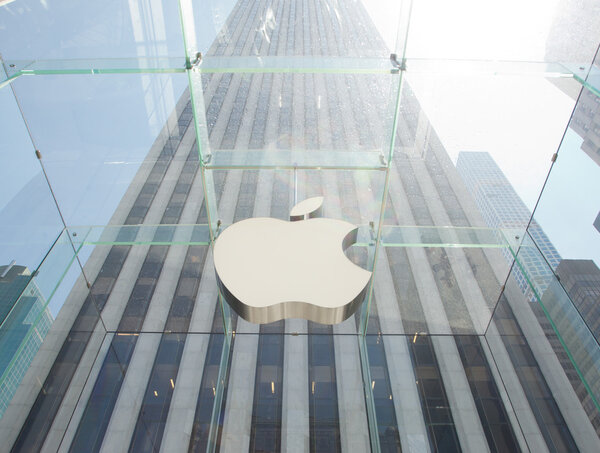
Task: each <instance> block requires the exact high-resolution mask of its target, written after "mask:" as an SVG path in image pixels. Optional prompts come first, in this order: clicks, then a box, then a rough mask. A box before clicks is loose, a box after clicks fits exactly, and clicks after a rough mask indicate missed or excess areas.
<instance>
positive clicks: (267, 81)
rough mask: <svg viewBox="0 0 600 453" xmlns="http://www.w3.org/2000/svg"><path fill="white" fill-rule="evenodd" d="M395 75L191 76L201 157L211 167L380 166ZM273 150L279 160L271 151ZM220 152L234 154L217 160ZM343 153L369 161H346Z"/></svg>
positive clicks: (386, 151)
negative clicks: (361, 154)
mask: <svg viewBox="0 0 600 453" xmlns="http://www.w3.org/2000/svg"><path fill="white" fill-rule="evenodd" d="M398 77H399V75H398V74H382V75H380V74H290V73H286V74H278V73H264V74H251V73H245V74H239V73H223V74H212V75H202V74H200V73H199V72H195V71H192V72H191V73H190V80H191V86H192V90H193V99H194V104H195V106H194V108H195V114H196V118H197V120H198V127H199V131H198V133H199V136H200V137H201V139H202V142H201V152H202V156H203V159H204V160H205V161H206V162H207V163H208V164H209V165H215V166H225V165H231V166H257V165H261V166H266V167H272V166H278V167H283V166H285V167H287V168H290V167H294V166H301V167H302V166H312V167H315V168H319V167H321V166H335V167H342V166H345V165H348V163H350V165H352V166H365V164H366V165H369V166H373V165H377V166H383V165H385V164H386V162H387V160H388V156H389V153H390V140H391V126H392V122H393V119H394V108H395V106H396V98H397V93H398V89H399V79H398ZM250 112H253V113H252V114H250ZM257 150H267V151H270V152H269V153H264V154H263V153H257ZM280 150H281V151H283V152H284V153H285V154H281V155H278V154H277V153H276V152H274V151H277V152H279V151H280ZM221 151H224V152H229V153H231V152H232V151H233V153H234V154H235V153H238V154H241V156H235V157H228V158H224V157H220V156H219V154H220V152H221ZM300 151H304V153H306V154H308V157H305V156H302V154H304V153H301V152H300ZM346 152H348V153H354V154H357V153H366V154H370V153H373V154H374V155H375V156H377V158H376V159H373V158H371V159H369V160H364V159H366V158H361V157H348V158H346V157H345V153H346ZM246 153H248V154H246ZM311 154H314V157H313V156H311ZM209 155H212V156H211V157H210V159H211V160H208V159H209ZM379 156H381V157H379ZM321 157H323V160H322V163H321V160H320V158H321ZM271 158H272V159H273V162H271V161H270V159H271ZM212 159H215V161H214V162H213V161H212ZM295 159H298V161H296V160H295ZM338 159H339V160H338ZM359 159H360V160H359ZM377 159H379V162H378V163H377Z"/></svg>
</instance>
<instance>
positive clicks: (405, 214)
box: [0, 0, 599, 452]
mask: <svg viewBox="0 0 600 453" xmlns="http://www.w3.org/2000/svg"><path fill="white" fill-rule="evenodd" d="M365 49H367V50H368V53H369V55H371V56H373V55H375V56H379V57H385V58H388V56H389V52H388V50H387V49H386V48H385V45H384V44H383V41H382V40H381V38H380V37H379V36H378V34H377V32H376V30H375V27H374V25H373V24H372V23H371V19H370V17H369V15H368V14H367V13H366V11H365V10H364V8H363V7H362V4H361V3H359V2H333V3H331V4H330V3H329V2H311V1H291V2H277V1H273V2H271V1H267V2H259V1H252V0H240V1H239V2H237V3H236V4H235V6H234V7H233V9H232V11H231V13H230V14H229V16H228V18H227V21H226V24H225V27H224V28H223V29H222V31H221V33H220V34H219V36H218V37H217V39H216V40H215V42H214V43H213V45H212V47H211V48H210V50H209V52H207V53H206V55H205V57H206V58H208V57H210V56H215V57H221V56H222V57H225V56H237V57H261V58H262V57H284V56H293V55H298V54H300V55H307V56H313V57H337V56H348V55H354V56H356V55H362V54H363V52H365V53H367V52H366V50H365ZM259 61H262V60H260V59H259ZM265 61H267V59H266V58H265ZM396 75H398V74H397V71H396V72H395V73H394V76H396ZM200 79H201V85H202V87H201V88H202V90H201V94H202V95H203V104H204V109H203V111H201V112H200V113H198V112H194V107H197V106H198V104H197V101H198V100H197V99H196V100H195V101H194V100H193V99H191V98H190V94H189V93H188V92H185V93H183V95H182V96H181V99H180V100H179V102H178V104H177V107H176V109H175V111H174V112H173V113H172V115H171V117H170V118H169V121H168V122H167V124H165V126H164V128H163V130H162V132H161V134H160V135H159V137H158V138H157V140H156V142H155V144H154V145H153V147H152V148H151V149H150V150H149V152H148V155H147V157H146V159H145V161H144V163H143V164H142V165H140V168H139V170H138V171H137V173H136V175H135V177H134V178H133V181H132V183H131V184H130V186H129V187H128V189H127V192H126V194H125V196H124V197H123V199H122V201H121V202H120V204H119V206H118V208H117V210H116V211H115V213H114V215H113V217H112V220H111V223H112V224H113V225H114V226H116V228H120V227H121V226H126V227H127V228H120V229H119V230H118V233H117V234H116V237H115V238H114V240H113V241H111V242H110V243H108V244H102V243H98V244H96V246H95V248H94V250H93V252H91V253H90V255H89V258H88V259H87V261H86V262H85V264H84V266H83V268H84V270H85V276H82V277H81V278H80V279H79V280H78V281H77V283H76V284H75V286H74V288H73V289H72V291H71V292H70V295H69V297H68V298H67V301H66V302H65V304H64V306H63V308H62V310H61V312H60V313H59V315H58V316H57V319H56V321H55V322H54V323H53V325H52V330H51V332H50V333H49V335H48V337H47V340H46V341H45V342H44V343H43V344H42V347H41V352H40V354H38V355H37V356H36V358H35V360H34V363H33V365H32V366H31V367H30V368H29V370H28V372H27V375H26V376H25V379H24V380H23V384H22V385H21V386H20V387H19V389H18V391H17V393H16V395H15V397H14V398H13V400H12V403H11V405H10V406H9V407H8V409H7V411H6V413H5V416H4V417H2V419H0V436H1V437H2V439H4V445H6V447H4V446H3V447H0V448H5V449H6V450H7V451H8V450H10V451H15V452H20V451H23V452H25V451H72V452H90V451H102V452H114V451H133V452H137V451H167V452H175V451H214V450H217V451H221V452H240V451H252V452H267V451H273V452H275V451H299V452H300V451H302V452H304V451H310V452H337V451H344V452H346V451H347V452H353V451H356V452H364V451H371V450H375V451H376V450H381V451H386V452H396V451H411V452H423V451H424V452H437V451H440V452H442V451H444V452H453V451H468V452H480V451H494V452H505V451H510V452H513V451H535V452H538V451H551V452H559V451H594V449H595V447H597V445H598V442H599V441H598V437H597V435H596V432H595V430H594V427H593V426H592V424H591V423H590V421H589V419H588V416H587V414H586V412H585V411H584V409H583V408H582V407H581V403H580V402H579V399H578V398H577V395H576V393H575V391H574V390H573V388H572V387H571V385H570V384H569V380H568V378H567V376H566V375H565V372H564V371H563V369H562V367H561V366H560V362H559V360H558V358H557V357H556V354H555V353H554V352H553V349H552V345H551V344H550V342H549V341H548V340H547V339H546V336H545V335H544V333H543V331H542V330H541V327H540V325H539V323H538V322H537V321H536V314H535V313H534V311H533V309H532V308H531V306H530V304H529V303H527V301H526V299H525V298H524V297H523V294H522V288H520V286H519V283H518V282H517V281H516V280H515V279H514V277H511V278H510V279H509V280H508V281H505V280H506V276H507V273H508V266H507V262H506V260H505V259H504V258H503V257H502V252H501V251H500V250H502V249H499V248H497V247H489V248H486V247H459V246H457V247H453V246H448V245H447V240H446V239H447V237H450V240H454V242H453V243H452V244H454V243H456V244H460V241H459V240H458V239H456V238H454V239H452V237H453V235H458V232H459V231H465V230H468V231H477V229H478V228H479V229H483V228H485V227H486V223H485V215H486V214H485V212H484V217H483V218H482V214H481V213H480V209H478V206H477V204H476V201H477V197H475V200H474V199H473V197H471V195H470V194H469V191H468V189H467V188H466V187H465V185H464V184H463V182H462V181H461V178H460V176H459V173H458V172H457V171H456V169H455V168H454V165H453V164H452V162H451V160H450V158H449V156H448V154H447V153H446V151H445V149H444V147H443V145H442V143H441V142H440V140H439V138H438V137H437V134H436V132H435V130H434V129H433V127H432V126H431V124H430V123H429V121H428V120H427V116H426V115H425V113H424V112H423V111H422V110H421V107H420V104H419V102H418V99H417V98H416V96H415V94H414V93H413V91H412V90H411V88H410V85H409V84H407V83H403V84H402V85H401V92H399V93H397V94H398V98H399V100H400V106H399V109H398V111H397V118H394V121H395V120H396V119H397V129H393V130H394V131H396V136H395V137H393V138H394V139H395V141H394V140H392V143H394V149H393V151H394V154H393V158H392V161H391V165H390V167H389V168H374V169H369V170H366V171H363V170H360V171H359V170H356V169H355V168H347V167H343V168H335V167H334V168H325V169H323V168H308V167H302V166H301V165H299V166H295V165H293V166H286V165H282V166H278V165H270V166H269V165H266V164H265V165H264V166H261V165H254V166H253V165H247V166H240V167H235V166H231V167H226V166H223V167H219V168H217V167H214V168H211V169H209V170H206V165H207V164H206V163H205V162H200V161H199V157H198V148H197V143H196V140H197V137H198V134H197V131H196V129H195V126H196V125H195V124H194V118H195V117H198V116H200V117H203V116H205V118H206V132H207V135H208V140H209V143H210V145H211V147H212V148H213V149H214V150H223V151H228V150H229V151H231V150H234V151H236V152H239V153H244V152H245V153H247V154H245V155H246V156H252V151H253V150H265V149H266V150H276V151H277V152H281V153H282V154H283V155H285V153H286V151H290V150H291V151H294V150H296V149H301V150H303V151H305V152H306V153H307V154H310V153H315V154H316V155H318V154H319V153H321V152H324V150H326V151H327V152H329V151H333V152H340V153H351V152H352V151H355V150H364V149H379V148H380V147H381V146H382V143H381V141H382V140H381V137H382V136H383V135H384V134H385V132H386V131H387V130H388V129H386V128H385V126H384V124H385V123H386V122H387V121H389V119H390V118H389V110H388V109H387V106H388V105H389V93H390V85H392V86H397V85H399V83H398V82H399V80H398V79H392V80H393V81H392V83H389V81H388V79H389V77H388V74H386V76H385V77H380V76H378V75H377V74H371V73H368V74H366V75H362V74H360V73H358V72H357V73H346V72H343V71H338V72H336V71H332V72H330V73H310V72H301V71H299V72H291V71H273V72H272V73H262V72H253V71H250V70H248V71H247V72H244V71H231V72H227V71H226V70H222V71H215V72H214V73H202V76H201V78H200ZM398 89H399V88H398ZM392 92H393V91H392ZM393 93H394V92H393ZM196 94H197V93H196ZM195 102H196V103H195ZM394 113H396V112H394ZM388 138H389V137H388ZM216 152H218V151H216ZM216 152H215V154H216ZM375 155H376V156H377V158H378V159H379V155H378V154H377V153H376V154H375ZM382 157H383V161H385V156H382ZM214 159H217V158H216V157H215V158H214ZM249 160H250V158H249ZM209 164H210V162H209ZM267 164H268V162H267ZM386 164H387V162H386ZM207 185H210V188H209V189H208V190H207ZM384 186H385V187H387V188H388V189H389V190H388V192H387V195H388V196H387V199H386V200H385V201H386V203H387V205H386V210H385V212H384V215H383V216H382V217H383V223H384V225H385V226H389V227H401V228H405V227H407V228H410V231H417V232H418V234H419V239H418V242H416V243H411V242H409V241H405V242H403V243H400V244H396V245H398V246H394V247H391V246H390V247H381V248H380V249H379V254H378V256H377V261H376V263H375V264H376V273H375V277H374V283H373V299H372V301H371V304H370V305H369V306H368V307H367V308H368V310H366V309H365V310H364V312H365V313H366V314H368V317H367V316H366V315H365V314H364V313H359V314H357V315H355V316H353V317H351V318H349V319H348V320H346V321H344V322H343V323H340V324H337V325H333V326H330V325H320V324H316V323H312V322H307V321H304V320H301V319H287V320H282V321H278V322H275V323H271V324H264V325H258V324H252V323H249V322H246V321H245V320H243V319H241V318H238V317H237V316H235V314H231V315H230V313H229V311H228V310H227V307H224V306H223V305H221V301H220V300H219V295H218V287H217V284H216V281H215V274H214V269H213V265H212V255H211V253H212V252H211V249H210V247H209V245H207V244H206V243H202V241H192V240H189V241H187V242H186V243H180V242H177V241H176V240H175V239H174V238H175V233H176V232H177V231H179V230H177V228H175V227H174V228H171V229H169V228H170V227H167V226H172V225H177V226H179V225H206V224H207V223H209V221H211V219H210V218H209V215H210V214H214V212H212V213H211V212H210V209H209V207H210V202H209V200H206V199H205V198H204V197H205V194H207V193H209V192H211V191H213V190H214V192H213V193H214V197H215V199H216V203H217V205H218V220H219V221H220V223H219V224H220V225H223V226H226V225H229V224H231V223H233V222H236V221H239V220H242V219H245V218H249V217H259V216H262V217H265V216H269V217H275V218H280V219H286V218H288V216H289V210H290V209H291V208H292V206H293V205H294V204H295V202H296V201H298V200H302V199H305V198H308V197H310V196H315V195H324V196H325V198H326V203H325V215H327V216H328V217H332V218H341V219H344V220H347V221H350V222H353V223H355V224H357V225H359V226H360V227H363V228H365V227H366V228H367V229H368V227H369V223H370V222H373V223H376V222H377V218H374V216H375V215H376V214H378V213H379V212H378V211H377V210H372V209H370V208H369V206H370V204H371V203H373V201H374V200H375V201H377V196H378V195H377V194H385V193H386V192H385V191H381V188H382V187H384ZM379 201H381V200H379ZM380 205H381V203H380V204H379V206H380ZM157 225H158V226H159V227H160V226H163V227H165V228H164V229H162V230H161V229H159V228H158V227H157ZM520 225H521V224H520ZM501 227H502V226H498V227H497V228H501ZM144 228H147V229H150V228H155V229H156V231H157V232H156V234H155V235H154V236H152V239H151V240H149V241H147V242H145V243H143V242H142V241H138V242H136V241H135V240H131V238H130V236H131V235H132V234H133V236H134V237H135V235H136V234H138V232H140V231H142V230H144ZM502 228H503V227H502ZM132 231H133V233H131V232H132ZM152 231H154V230H152ZM263 239H265V240H266V239H268V238H249V240H263ZM423 244H428V245H427V246H424V245H423ZM369 253H370V250H369V246H368V245H367V246H365V245H359V246H358V247H355V248H353V249H352V250H351V251H350V253H349V255H348V256H349V257H350V258H351V259H352V260H353V261H354V262H356V263H358V264H360V265H363V266H365V267H367V266H368V264H367V263H368V260H369V256H370V255H369ZM363 321H365V324H366V325H365V326H363V325H362V323H363ZM229 332H231V334H230V333H229Z"/></svg>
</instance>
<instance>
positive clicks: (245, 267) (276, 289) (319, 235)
mask: <svg viewBox="0 0 600 453" xmlns="http://www.w3.org/2000/svg"><path fill="white" fill-rule="evenodd" d="M322 204H323V197H315V198H309V199H308V200H304V201H303V202H301V203H298V204H297V205H296V206H295V207H294V208H293V209H292V211H291V212H290V220H291V221H290V222H287V221H284V220H279V219H273V218H269V217H258V218H252V219H246V220H242V221H241V222H237V223H234V224H233V225H231V226H229V227H228V228H226V229H225V230H224V231H223V232H222V233H221V234H220V235H219V237H218V238H217V240H216V242H215V246H214V263H215V271H216V275H217V282H218V284H219V289H220V290H221V294H222V295H223V297H224V298H225V300H226V301H227V303H228V304H229V305H230V306H231V307H232V308H233V309H234V310H235V311H236V312H237V313H238V314H239V315H240V316H241V317H242V318H244V319H245V320H247V321H250V322H253V323H260V324H264V323H270V322H274V321H278V320H280V319H287V318H303V319H307V320H310V321H315V322H318V323H322V324H337V323H339V322H342V321H344V320H345V319H347V318H348V317H350V316H351V315H352V314H354V312H356V310H357V308H358V306H359V305H360V303H361V302H362V300H363V298H364V295H365V292H366V290H367V287H368V284H369V281H370V280H371V272H368V271H366V270H364V269H363V268H361V267H359V266H357V265H356V264H354V263H353V262H352V261H350V260H349V259H348V258H347V257H346V255H345V254H344V250H346V249H347V248H348V247H350V246H351V245H352V244H354V243H355V242H356V237H357V232H358V228H357V227H356V226H355V225H352V224H351V223H348V222H345V221H343V220H336V219H328V218H318V216H319V215H320V213H321V206H322Z"/></svg>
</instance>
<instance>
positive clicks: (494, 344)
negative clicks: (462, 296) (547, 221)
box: [486, 237, 598, 451]
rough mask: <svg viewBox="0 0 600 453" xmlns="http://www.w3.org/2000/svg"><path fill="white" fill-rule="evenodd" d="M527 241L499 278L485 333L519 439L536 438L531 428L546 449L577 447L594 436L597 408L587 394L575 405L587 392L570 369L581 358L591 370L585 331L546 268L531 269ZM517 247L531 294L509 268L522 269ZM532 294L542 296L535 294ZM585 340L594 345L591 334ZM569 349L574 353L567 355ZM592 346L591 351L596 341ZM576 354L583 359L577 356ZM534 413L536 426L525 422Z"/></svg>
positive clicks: (594, 439) (592, 440)
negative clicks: (520, 434)
mask: <svg viewBox="0 0 600 453" xmlns="http://www.w3.org/2000/svg"><path fill="white" fill-rule="evenodd" d="M530 247H535V246H534V244H533V241H532V240H531V239H530V238H529V237H527V238H526V239H525V241H524V242H523V245H522V247H521V249H520V251H519V254H518V255H517V258H516V261H515V266H514V267H513V270H512V272H511V276H510V277H509V279H508V280H507V282H506V286H505V290H504V292H503V295H502V297H501V298H500V301H499V303H498V306H497V307H496V310H495V312H494V318H493V320H492V322H491V323H490V328H489V329H488V331H487V333H486V339H487V342H488V344H489V346H490V348H491V352H492V354H493V355H494V357H495V359H496V361H497V363H498V366H499V372H500V374H501V376H502V379H503V381H504V383H505V385H506V390H507V392H508V394H509V397H510V399H511V401H512V402H513V405H514V406H515V413H516V415H517V417H518V418H519V422H520V424H521V427H522V428H523V433H524V435H525V438H526V439H527V442H528V443H529V444H530V445H533V446H534V445H535V443H536V442H539V440H535V439H534V438H532V437H531V433H532V432H533V431H534V430H539V433H540V434H541V435H542V436H543V438H544V441H545V443H546V445H548V446H549V447H550V448H551V449H554V451H561V450H563V449H565V448H566V449H575V448H578V449H579V450H585V449H587V448H591V446H592V445H596V444H597V442H598V436H597V434H596V428H595V427H594V425H593V424H592V423H593V421H594V420H597V419H598V410H597V408H596V407H595V406H594V404H593V401H592V400H590V397H589V395H588V396H587V404H586V403H584V404H582V403H583V400H584V396H586V395H587V392H586V391H585V384H584V383H583V382H582V380H581V378H580V377H579V376H578V375H577V372H576V369H575V368H576V367H577V366H578V364H579V363H581V364H582V365H583V364H585V365H584V366H585V369H586V371H587V372H590V371H591V372H592V373H597V369H595V368H596V367H595V365H593V363H594V362H593V359H592V360H590V359H591V358H592V357H593V356H591V355H590V351H589V350H586V348H588V349H589V348H590V344H591V343H590V337H591V336H590V335H589V331H588V333H587V334H586V333H585V326H584V325H583V322H582V321H581V319H580V318H579V317H578V314H577V313H576V312H575V309H574V307H573V306H572V305H571V302H570V301H568V298H567V297H566V295H565V294H564V291H562V288H560V284H559V283H558V281H556V280H555V279H554V278H553V276H552V275H553V274H552V273H551V272H550V270H549V268H546V269H547V271H546V273H545V278H544V277H543V276H542V275H540V274H541V273H540V272H539V271H538V270H537V269H536V268H535V263H534V262H533V261H532V260H531V259H530V258H531V257H532V256H534V255H533V253H530V254H527V253H526V251H527V250H528V249H529V248H530ZM521 253H523V254H524V255H523V256H524V257H526V258H528V262H530V263H532V264H531V265H532V266H533V267H532V270H533V271H534V272H538V276H537V277H534V278H533V279H532V280H531V283H532V288H535V294H534V293H533V290H532V289H529V290H527V289H526V290H525V291H524V290H523V289H521V288H520V286H519V285H520V283H519V279H520V278H521V277H520V276H517V275H515V272H516V270H517V269H519V270H520V271H521V272H522V274H525V273H526V270H527V269H528V266H526V265H521ZM537 260H538V264H539V263H540V262H541V261H542V257H541V255H540V254H539V252H538V253H537ZM538 267H539V266H538ZM524 292H525V293H526V294H524ZM540 294H543V296H541V298H540V297H539V295H540ZM563 334H564V337H563ZM586 335H587V339H586ZM591 340H592V342H593V343H595V341H594V340H593V338H591ZM582 341H583V344H581V343H580V342H582ZM569 347H573V349H574V351H578V352H579V353H580V355H579V356H578V357H576V358H575V356H571V355H570V351H569ZM594 347H595V348H596V351H597V348H598V345H597V343H596V344H594ZM592 349H593V348H592ZM584 351H585V352H584ZM582 355H586V356H587V357H586V358H585V359H583V358H582ZM594 355H597V354H596V353H594ZM570 359H571V360H574V361H573V362H572V361H571V360H570ZM517 382H519V383H520V385H517ZM523 398H526V399H527V401H528V406H526V405H524V404H522V401H523ZM580 400H581V401H580ZM589 403H591V404H589ZM586 412H587V413H586ZM534 419H535V423H536V424H537V428H536V427H535V426H534V425H532V423H533V422H534ZM594 424H595V423H594ZM596 426H597V425H596ZM575 445H577V447H575Z"/></svg>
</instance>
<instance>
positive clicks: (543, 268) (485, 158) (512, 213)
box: [456, 151, 561, 301]
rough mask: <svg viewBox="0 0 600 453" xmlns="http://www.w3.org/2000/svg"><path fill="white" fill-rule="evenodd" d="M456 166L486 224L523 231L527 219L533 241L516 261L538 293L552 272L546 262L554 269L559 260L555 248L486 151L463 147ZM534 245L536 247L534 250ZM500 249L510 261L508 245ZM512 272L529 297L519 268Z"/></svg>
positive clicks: (510, 254) (507, 230)
mask: <svg viewBox="0 0 600 453" xmlns="http://www.w3.org/2000/svg"><path fill="white" fill-rule="evenodd" d="M456 169H457V170H458V173H459V175H460V176H461V178H462V180H463V181H464V183H465V186H466V187H467V189H468V191H469V192H470V193H471V195H473V198H475V202H476V203H477V207H478V208H479V211H480V212H481V215H482V216H483V219H484V221H485V223H486V224H487V225H488V226H489V227H490V228H498V229H500V230H505V234H509V235H523V234H524V232H525V229H526V228H527V226H528V225H529V222H530V220H531V225H529V234H530V235H531V237H532V238H533V239H534V241H535V245H534V244H531V245H530V244H527V245H528V246H527V247H524V248H522V249H521V251H520V252H519V261H520V263H521V265H522V266H523V267H525V268H526V269H527V273H528V276H529V277H530V278H531V279H532V282H533V284H534V285H536V290H537V291H538V297H540V296H541V295H542V294H543V293H544V291H545V290H546V287H547V285H548V281H549V278H550V277H551V276H552V272H551V270H550V269H549V268H548V264H549V265H550V266H551V267H552V268H553V269H555V268H556V266H558V263H560V260H561V257H560V255H559V254H558V251H557V250H556V248H555V247H554V245H552V242H551V241H550V239H549V238H548V236H547V235H546V233H544V231H543V230H542V228H541V227H540V226H539V225H538V224H537V222H536V221H535V219H531V211H530V210H529V209H527V206H525V203H523V201H522V200H521V198H520V197H519V195H518V194H517V192H516V191H515V189H514V188H513V187H512V185H511V184H510V182H509V181H508V179H507V178H506V176H504V173H502V170H501V169H500V167H498V165H497V164H496V162H495V161H494V159H493V158H492V156H491V155H490V154H489V153H486V152H465V151H463V152H461V153H459V154H458V160H457V162H456ZM535 246H537V247H538V248H539V251H538V250H535V248H534V247H535ZM540 252H541V253H540ZM503 253H504V257H505V258H506V260H507V261H509V262H512V260H513V258H514V257H513V255H512V253H511V252H510V251H509V250H508V249H504V251H503ZM544 258H545V259H544ZM546 260H547V264H546ZM515 276H516V278H517V281H518V283H519V287H520V288H521V290H522V291H523V293H524V294H527V295H528V296H529V297H530V299H531V300H532V301H533V300H534V296H533V294H532V293H531V288H530V285H529V282H528V281H527V279H526V278H525V275H524V274H523V272H521V270H520V269H517V270H516V272H515Z"/></svg>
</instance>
